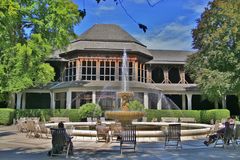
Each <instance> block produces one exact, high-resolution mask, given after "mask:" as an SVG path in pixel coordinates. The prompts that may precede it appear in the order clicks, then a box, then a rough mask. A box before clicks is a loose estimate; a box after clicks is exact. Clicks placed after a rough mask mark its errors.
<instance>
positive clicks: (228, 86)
mask: <svg viewBox="0 0 240 160" xmlns="http://www.w3.org/2000/svg"><path fill="white" fill-rule="evenodd" d="M239 8H240V1H239V0H213V2H210V3H209V4H208V8H206V9H205V11H204V12H203V13H202V15H201V18H200V19H198V20H197V27H196V28H195V29H193V31H192V36H193V48H195V49H197V50H198V51H197V53H196V54H193V55H192V56H190V57H189V58H188V60H187V65H186V69H187V71H188V72H189V73H190V75H191V77H192V78H193V80H194V81H195V82H196V83H197V84H198V86H199V88H200V89H201V91H202V92H203V94H204V95H206V96H207V97H208V98H209V99H210V100H219V99H221V98H222V97H223V96H225V95H227V94H229V93H234V94H237V95H238V96H239V95H240V76H239V75H240V10H239Z"/></svg>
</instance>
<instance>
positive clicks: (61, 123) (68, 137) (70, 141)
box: [48, 122, 73, 156]
mask: <svg viewBox="0 0 240 160" xmlns="http://www.w3.org/2000/svg"><path fill="white" fill-rule="evenodd" d="M58 128H61V129H64V135H65V139H66V142H67V145H68V144H70V147H69V155H73V143H72V140H71V139H72V137H70V136H69V135H68V134H67V131H66V129H65V128H64V124H63V122H59V123H58ZM52 134H53V135H54V132H53V133H52ZM48 155H49V156H50V155H51V151H49V152H48Z"/></svg>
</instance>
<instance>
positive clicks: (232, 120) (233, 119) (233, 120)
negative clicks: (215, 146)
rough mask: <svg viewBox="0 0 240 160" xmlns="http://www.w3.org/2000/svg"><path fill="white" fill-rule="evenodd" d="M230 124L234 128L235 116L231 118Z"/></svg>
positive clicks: (229, 119)
mask: <svg viewBox="0 0 240 160" xmlns="http://www.w3.org/2000/svg"><path fill="white" fill-rule="evenodd" d="M228 122H229V124H230V128H232V129H233V128H234V125H235V116H231V117H230V118H228Z"/></svg>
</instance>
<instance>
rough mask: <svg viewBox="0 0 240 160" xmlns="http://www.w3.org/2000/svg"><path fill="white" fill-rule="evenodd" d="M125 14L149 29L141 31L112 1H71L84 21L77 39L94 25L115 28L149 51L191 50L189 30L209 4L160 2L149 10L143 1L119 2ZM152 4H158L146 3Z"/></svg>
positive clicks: (184, 0)
mask: <svg viewBox="0 0 240 160" xmlns="http://www.w3.org/2000/svg"><path fill="white" fill-rule="evenodd" d="M121 1H122V4H123V5H124V7H125V8H126V9H127V11H128V13H129V14H130V15H131V16H132V17H133V18H134V19H135V20H136V21H137V22H139V23H142V24H145V25H146V26H147V27H148V30H147V32H146V33H144V32H143V31H142V30H140V29H139V28H138V26H137V24H136V23H134V21H132V20H131V18H129V17H128V16H127V15H126V14H125V12H124V11H123V9H122V8H121V6H120V5H119V4H118V5H116V4H115V3H114V0H106V1H105V2H101V3H99V4H97V2H96V0H85V4H84V0H73V2H74V3H76V4H78V6H79V9H83V8H84V6H85V8H86V11H87V15H86V17H85V18H84V19H83V20H82V21H81V22H80V24H79V25H77V26H75V32H76V33H77V34H78V35H80V34H81V33H83V32H84V31H86V30H87V29H88V28H90V27H91V26H92V25H94V24H99V23H103V24H117V25H119V26H121V27H122V28H123V29H124V30H126V31H127V32H129V33H130V34H131V35H132V36H134V37H135V38H136V39H137V40H139V41H140V42H142V43H143V44H145V45H146V46H147V48H149V49H172V50H192V36H191V30H192V29H193V28H194V27H195V26H196V19H197V18H199V17H200V15H201V13H202V12H203V11H204V8H205V7H207V4H208V2H209V0H160V3H158V4H157V5H155V6H154V7H150V6H149V5H148V4H147V1H146V0H121ZM149 1H150V2H151V3H152V4H154V3H156V2H158V1H159V0H149Z"/></svg>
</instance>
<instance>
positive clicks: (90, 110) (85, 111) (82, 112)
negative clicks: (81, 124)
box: [78, 103, 102, 119]
mask: <svg viewBox="0 0 240 160" xmlns="http://www.w3.org/2000/svg"><path fill="white" fill-rule="evenodd" d="M78 112H79V117H80V119H85V118H87V117H100V116H101V115H102V109H101V107H100V106H99V105H97V104H94V103H86V104H84V105H82V106H80V108H79V110H78Z"/></svg>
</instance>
